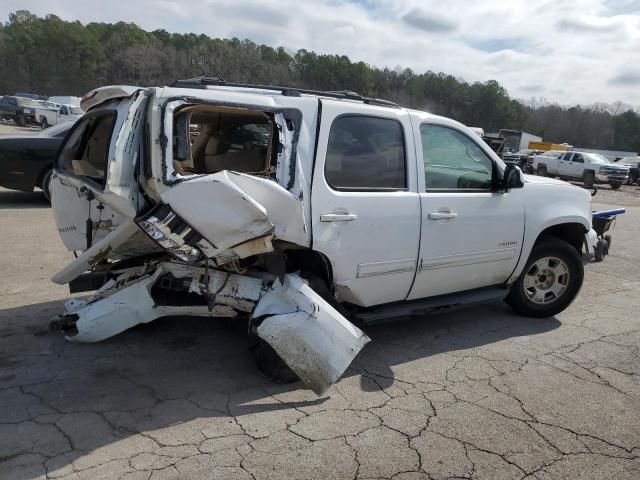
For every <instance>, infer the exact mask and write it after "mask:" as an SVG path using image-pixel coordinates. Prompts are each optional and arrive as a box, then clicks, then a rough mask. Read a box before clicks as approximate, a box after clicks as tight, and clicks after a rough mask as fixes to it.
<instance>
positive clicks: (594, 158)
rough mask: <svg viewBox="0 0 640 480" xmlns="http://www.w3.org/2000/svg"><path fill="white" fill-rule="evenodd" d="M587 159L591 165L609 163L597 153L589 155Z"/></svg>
mask: <svg viewBox="0 0 640 480" xmlns="http://www.w3.org/2000/svg"><path fill="white" fill-rule="evenodd" d="M589 159H590V160H591V162H592V163H610V162H609V159H608V158H607V157H605V156H604V155H600V154H599V153H592V154H590V155H589Z"/></svg>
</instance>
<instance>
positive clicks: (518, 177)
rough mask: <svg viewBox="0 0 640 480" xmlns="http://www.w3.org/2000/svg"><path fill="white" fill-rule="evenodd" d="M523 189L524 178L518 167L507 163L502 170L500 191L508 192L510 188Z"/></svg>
mask: <svg viewBox="0 0 640 480" xmlns="http://www.w3.org/2000/svg"><path fill="white" fill-rule="evenodd" d="M522 187H524V177H523V174H522V170H520V167H518V166H516V165H514V164H513V163H508V164H507V166H506V167H505V169H504V175H503V176H502V190H503V191H504V192H508V191H509V190H511V189H512V188H522Z"/></svg>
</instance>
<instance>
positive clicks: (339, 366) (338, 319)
mask: <svg viewBox="0 0 640 480" xmlns="http://www.w3.org/2000/svg"><path fill="white" fill-rule="evenodd" d="M252 322H253V325H254V326H255V330H256V333H257V335H258V336H259V337H260V338H262V339H263V340H264V341H266V342H267V343H268V344H269V345H271V347H272V348H273V349H274V350H275V351H276V353H277V354H278V355H279V356H280V358H282V359H283V360H284V362H285V363H286V364H287V365H288V366H289V368H291V370H293V371H294V372H295V373H296V374H297V375H298V376H299V377H300V379H301V380H302V381H303V382H304V383H305V384H306V385H307V386H308V387H309V388H310V389H311V390H313V391H314V392H315V393H316V394H318V395H321V394H322V393H324V392H325V391H326V390H327V389H328V388H329V387H330V386H331V385H333V384H334V383H335V382H336V381H337V380H338V379H339V378H340V377H341V376H342V374H343V373H344V372H345V370H346V369H347V367H348V366H349V365H350V364H351V362H352V361H353V359H354V358H355V357H356V355H358V353H359V352H360V350H362V348H363V347H364V346H365V345H366V344H367V343H368V342H369V341H370V339H369V337H368V336H367V335H366V334H365V333H364V332H363V331H362V330H360V329H359V328H358V327H356V326H355V325H353V324H352V323H351V322H349V321H348V320H347V319H346V318H344V317H343V316H342V315H341V314H340V312H338V311H337V310H336V309H335V308H333V307H332V306H331V305H330V304H329V303H328V302H327V301H326V300H324V299H323V298H322V297H321V296H320V295H318V294H317V293H316V292H315V291H314V290H313V289H311V287H309V285H308V284H307V283H306V282H305V281H304V280H303V279H302V278H300V277H299V276H298V275H293V274H290V275H287V276H286V277H285V279H284V283H283V284H280V283H279V282H276V284H274V286H273V288H272V289H271V290H270V291H268V292H267V293H266V294H265V295H264V296H263V297H262V298H261V299H260V301H259V302H258V304H257V305H256V308H255V310H254V312H253V316H252Z"/></svg>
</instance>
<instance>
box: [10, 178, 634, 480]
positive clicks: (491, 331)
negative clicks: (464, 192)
mask: <svg viewBox="0 0 640 480" xmlns="http://www.w3.org/2000/svg"><path fill="white" fill-rule="evenodd" d="M623 190H624V191H623V192H609V191H603V192H602V194H601V195H599V196H598V197H596V198H597V199H598V200H600V201H606V202H608V203H609V204H610V205H612V206H617V205H620V204H622V205H634V206H633V207H631V208H629V212H628V213H627V214H626V215H624V216H622V217H620V219H619V221H618V224H617V226H616V228H615V230H614V232H613V233H614V245H613V249H612V255H611V256H610V257H608V258H607V259H606V260H605V262H604V263H601V264H589V265H587V266H586V283H585V286H584V288H583V290H582V293H581V294H580V296H579V298H578V299H577V301H576V302H575V303H574V304H573V305H572V306H571V307H570V308H569V309H568V310H567V311H566V312H564V313H562V314H561V315H558V317H557V318H550V319H545V320H534V319H527V318H522V317H518V316H515V315H513V314H512V313H511V312H510V311H509V309H508V308H506V307H505V306H504V305H502V304H494V305H487V306H483V307H480V308H474V309H471V310H466V311H459V312H455V313H449V314H445V315H440V316H434V317H430V318H416V319H412V320H409V321H403V322H401V323H391V324H386V325H380V326H376V327H371V328H368V329H367V333H368V334H369V335H370V336H371V338H372V342H371V343H370V344H369V345H368V346H367V347H366V348H365V350H364V351H363V352H362V353H361V354H360V355H359V356H358V357H357V358H356V361H355V362H354V363H353V365H352V367H351V368H350V369H349V370H348V371H347V373H346V374H345V375H344V377H343V378H342V379H341V380H340V381H339V382H338V383H337V384H336V385H335V386H334V387H332V388H331V389H330V390H329V391H328V392H327V394H326V395H325V396H323V397H320V398H319V397H316V396H315V395H314V394H313V393H312V392H310V391H308V390H306V389H304V388H303V387H302V385H300V384H292V385H275V384H272V383H270V382H269V381H267V380H266V379H264V378H263V377H262V376H261V375H260V374H259V373H258V372H257V371H256V370H255V368H254V366H253V363H252V361H251V359H250V358H249V355H248V353H247V348H246V347H247V343H246V342H247V341H246V336H245V326H244V325H238V324H237V322H235V323H234V322H233V321H229V320H225V321H223V320H213V321H212V320H202V319H193V318H172V319H162V320H158V321H156V322H154V323H152V324H149V325H146V326H144V327H141V328H136V329H133V330H131V331H128V332H125V333H123V334H121V335H119V336H117V337H115V338H112V339H110V340H108V341H105V342H102V343H99V344H92V345H77V344H69V343H66V342H65V341H64V340H63V338H62V337H60V336H59V335H57V334H53V333H49V332H48V330H47V325H48V322H49V320H50V319H51V318H52V317H54V316H55V315H56V314H57V313H58V312H59V311H60V310H61V309H62V299H64V298H65V297H67V291H66V289H65V288H64V287H60V286H56V285H53V284H52V283H50V281H49V278H50V276H51V275H52V274H53V273H54V272H55V271H57V270H58V269H59V268H61V267H62V266H64V265H65V264H66V263H67V262H68V261H69V259H70V254H68V253H67V252H66V251H65V250H64V249H63V247H62V245H61V242H60V240H59V239H58V236H57V233H56V230H55V227H54V223H53V219H52V214H51V210H50V209H49V208H48V207H47V205H46V204H45V203H44V201H43V199H42V196H41V194H39V193H33V194H22V193H17V192H9V191H7V190H0V232H2V235H1V236H0V242H1V244H2V251H3V254H2V256H1V257H0V258H1V261H2V263H1V267H2V271H3V272H4V275H3V276H2V278H0V309H1V310H0V406H1V408H0V479H11V480H27V479H30V480H31V479H45V478H46V479H60V480H63V479H64V480H72V479H73V480H84V479H90V480H96V479H101V478H106V479H122V480H150V479H153V480H156V479H176V478H184V479H205V478H206V479H217V478H220V479H256V480H258V479H267V478H268V479H286V480H294V479H311V478H321V479H382V478H384V479H395V480H422V479H447V478H474V479H492V480H495V479H505V480H507V479H514V480H515V479H538V480H543V479H544V480H547V479H560V478H562V479H610V478H615V479H637V478H640V420H639V418H638V417H639V413H640V347H639V346H640V319H639V318H638V315H637V312H636V306H637V305H638V302H637V298H638V293H639V292H640V259H639V258H638V249H637V247H636V241H637V238H638V234H640V226H639V221H640V208H639V207H638V205H639V204H638V202H637V189H636V188H635V187H634V188H631V187H624V189H623Z"/></svg>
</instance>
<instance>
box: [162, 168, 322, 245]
mask: <svg viewBox="0 0 640 480" xmlns="http://www.w3.org/2000/svg"><path fill="white" fill-rule="evenodd" d="M162 200H163V201H164V203H166V204H168V205H170V206H171V209H172V210H173V211H175V212H176V213H177V214H178V215H179V216H180V217H182V218H183V219H184V220H185V221H186V222H187V223H188V224H189V225H191V226H193V228H195V229H196V230H197V231H198V233H199V234H200V235H202V236H203V237H204V238H205V239H207V241H208V242H209V243H210V244H212V245H213V246H214V250H213V251H209V252H205V253H206V254H207V256H209V257H214V256H218V255H219V254H221V253H222V252H225V251H227V250H230V249H233V248H234V247H237V246H241V245H242V244H244V243H246V242H249V241H251V240H254V239H256V238H261V237H266V236H269V235H272V234H274V235H275V237H277V238H279V239H281V240H286V241H291V242H293V243H297V244H300V245H303V246H307V245H308V244H309V236H308V235H307V232H306V228H305V224H304V215H303V206H302V201H301V200H300V199H298V198H296V197H294V196H293V195H291V194H290V193H289V192H288V191H287V190H285V189H284V188H283V187H282V186H280V185H278V184H277V183H276V182H274V181H272V180H268V179H261V178H258V177H253V176H251V175H243V174H239V173H235V172H229V171H226V170H225V171H222V172H218V173H214V174H211V175H205V176H201V177H196V178H193V179H188V180H185V181H183V182H180V183H179V184H176V185H174V186H173V187H171V188H170V189H167V190H165V191H164V192H163V193H162Z"/></svg>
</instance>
